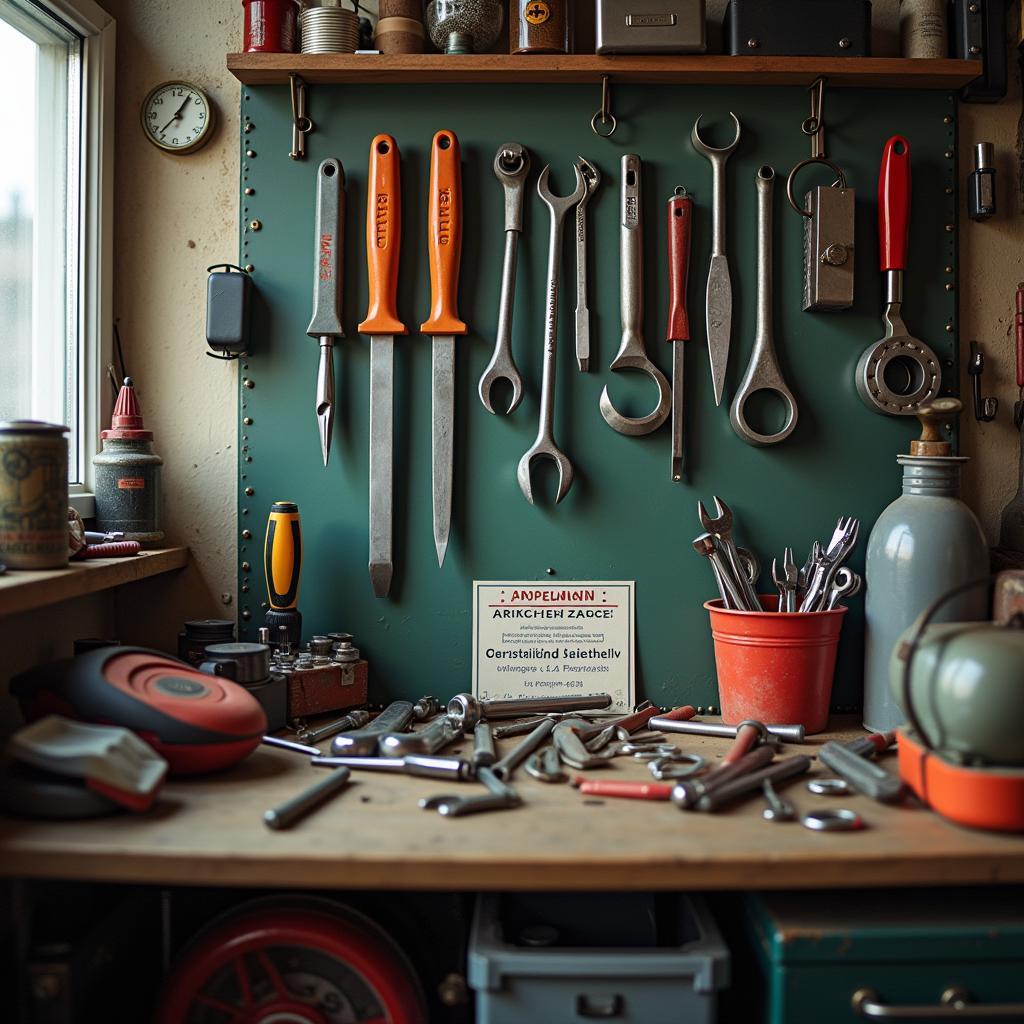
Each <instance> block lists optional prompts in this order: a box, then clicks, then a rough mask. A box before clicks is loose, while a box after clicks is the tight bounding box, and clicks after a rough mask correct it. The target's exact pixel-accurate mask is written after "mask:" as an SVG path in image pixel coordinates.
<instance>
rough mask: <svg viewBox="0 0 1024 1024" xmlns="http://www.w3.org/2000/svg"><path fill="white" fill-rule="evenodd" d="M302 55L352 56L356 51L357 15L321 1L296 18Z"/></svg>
mask: <svg viewBox="0 0 1024 1024" xmlns="http://www.w3.org/2000/svg"><path fill="white" fill-rule="evenodd" d="M299 24H300V29H301V32H302V52H303V53H355V52H356V50H357V49H358V47H359V15H358V14H356V12H355V11H349V10H346V9H344V8H343V7H340V6H339V5H338V0H333V2H332V0H322V2H321V4H320V6H318V7H307V8H306V9H305V10H304V11H303V12H302V14H301V15H300V16H299Z"/></svg>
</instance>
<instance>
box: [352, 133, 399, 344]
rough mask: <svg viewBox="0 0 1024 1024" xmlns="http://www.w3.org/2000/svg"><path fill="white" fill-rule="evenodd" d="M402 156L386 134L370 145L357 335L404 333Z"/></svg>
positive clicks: (379, 136)
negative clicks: (362, 304)
mask: <svg viewBox="0 0 1024 1024" xmlns="http://www.w3.org/2000/svg"><path fill="white" fill-rule="evenodd" d="M401 160H402V155H401V153H399V151H398V144H397V143H396V142H395V140H394V139H393V138H392V137H391V136H390V135H377V136H375V137H374V140H373V142H371V143H370V176H369V179H368V181H367V185H366V270H367V275H368V277H369V282H370V284H369V292H370V294H369V298H368V303H367V310H366V319H365V320H364V321H363V322H362V323H361V324H360V325H359V333H360V334H391V335H395V334H408V333H409V328H408V327H406V326H405V324H403V323H402V321H401V320H399V319H398V310H397V307H396V301H397V295H398V257H399V253H400V250H401V244H402V180H401Z"/></svg>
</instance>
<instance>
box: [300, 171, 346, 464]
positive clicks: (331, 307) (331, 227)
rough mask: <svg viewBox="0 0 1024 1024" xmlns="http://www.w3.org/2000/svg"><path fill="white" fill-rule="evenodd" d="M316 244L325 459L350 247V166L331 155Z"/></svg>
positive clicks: (319, 409) (311, 331)
mask: <svg viewBox="0 0 1024 1024" xmlns="http://www.w3.org/2000/svg"><path fill="white" fill-rule="evenodd" d="M316 183H317V184H316V235H315V240H316V247H315V251H314V256H313V266H314V271H313V318H312V319H311V320H310V321H309V327H307V328H306V333H307V334H308V335H309V336H310V337H311V338H317V339H319V341H320V366H319V369H318V370H317V376H316V418H317V425H318V427H319V430H320V450H321V452H322V453H323V457H324V465H325V466H326V465H327V459H328V457H329V456H330V454H331V433H332V431H333V430H334V339H335V338H344V337H345V332H344V330H342V327H341V274H342V267H343V254H344V248H345V234H344V223H345V171H344V170H343V169H342V166H341V161H340V160H337V159H335V158H334V157H330V158H328V159H327V160H324V162H323V163H322V164H320V166H319V167H318V168H317V172H316Z"/></svg>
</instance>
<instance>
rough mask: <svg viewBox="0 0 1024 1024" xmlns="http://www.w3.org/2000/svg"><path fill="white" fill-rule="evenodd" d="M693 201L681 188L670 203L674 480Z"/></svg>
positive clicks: (679, 460)
mask: <svg viewBox="0 0 1024 1024" xmlns="http://www.w3.org/2000/svg"><path fill="white" fill-rule="evenodd" d="M692 225H693V200H692V199H691V198H690V197H689V196H688V195H687V194H686V189H685V188H683V186H682V185H678V186H677V187H676V190H675V193H674V194H673V196H672V198H671V199H669V201H668V293H669V308H668V328H667V330H666V331H665V340H666V341H669V342H671V343H672V479H673V480H675V481H676V482H677V483H678V482H679V481H680V480H682V479H683V447H684V446H683V427H684V423H683V416H684V408H683V398H684V396H685V387H684V379H685V377H684V374H685V369H686V356H685V345H686V343H687V342H688V341H689V340H690V316H689V314H688V313H687V310H686V282H687V279H688V278H689V274H690V235H691V227H692Z"/></svg>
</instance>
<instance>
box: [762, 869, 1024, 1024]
mask: <svg viewBox="0 0 1024 1024" xmlns="http://www.w3.org/2000/svg"><path fill="white" fill-rule="evenodd" d="M746 911H747V918H748V923H749V926H750V930H751V933H752V935H753V939H754V945H755V947H756V955H757V960H758V961H759V963H760V966H761V969H762V974H763V980H764V1007H765V1012H764V1020H765V1022H766V1024H811V1022H813V1024H845V1022H850V1024H854V1022H863V1021H865V1020H871V1019H876V1020H882V1019H887V1018H886V1017H884V1016H880V1015H875V1016H872V1015H871V1014H870V1012H869V1008H868V1007H865V1008H864V1009H862V1010H860V1011H858V1010H857V1009H856V1008H855V1006H854V997H855V993H858V992H861V993H862V994H865V995H864V998H867V999H868V1000H869V1001H870V1002H873V1003H874V1004H875V1006H876V1007H877V1006H879V1005H881V1004H884V1005H885V1006H886V1007H887V1008H891V1009H896V1008H900V1007H901V1008H903V1010H904V1013H906V1011H907V1010H908V1008H909V1007H911V1006H917V1007H922V1008H924V1007H934V1008H935V1011H936V1012H935V1013H930V1012H929V1011H928V1010H924V1009H922V1012H921V1013H920V1014H919V1015H914V1016H913V1017H907V1016H903V1015H901V1016H900V1017H896V1016H895V1015H889V1019H904V1020H907V1019H911V1020H916V1021H930V1020H936V1021H938V1020H950V1019H957V1018H956V1017H951V1015H950V1010H951V1007H950V1008H945V1014H943V1012H942V1009H943V1008H942V999H943V994H944V993H948V992H949V991H950V990H955V989H963V990H965V991H966V992H967V993H968V995H969V998H970V1001H971V1002H972V1003H978V1004H986V1005H988V1006H990V1007H992V1008H995V1007H996V1006H1000V1007H1002V1006H1012V1005H1016V1006H1017V1007H1018V1011H1019V1014H1018V1015H1017V1016H1010V1017H1007V1016H1003V1017H1002V1018H1001V1019H1004V1020H1006V1019H1014V1020H1024V970H1022V968H1024V890H1021V889H1018V888H991V889H941V890H919V891H910V892H893V891H891V890H890V891H882V890H869V891H863V892H842V893H829V892H809V893H763V894H755V895H751V896H749V897H748V898H747V902H746ZM869 992H870V993H873V996H867V995H866V994H867V993H869ZM947 999H948V996H947ZM876 1013H877V1010H876ZM983 1019H985V1018H983Z"/></svg>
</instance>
